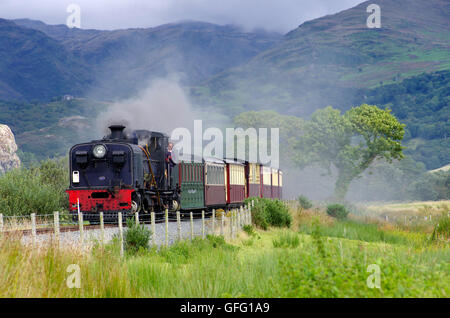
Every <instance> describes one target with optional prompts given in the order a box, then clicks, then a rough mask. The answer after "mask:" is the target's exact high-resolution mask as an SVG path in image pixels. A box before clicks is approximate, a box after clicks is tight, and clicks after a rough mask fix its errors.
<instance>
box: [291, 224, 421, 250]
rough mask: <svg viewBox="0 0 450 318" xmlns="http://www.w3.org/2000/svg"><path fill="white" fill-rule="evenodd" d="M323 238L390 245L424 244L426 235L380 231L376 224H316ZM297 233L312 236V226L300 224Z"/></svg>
mask: <svg viewBox="0 0 450 318" xmlns="http://www.w3.org/2000/svg"><path fill="white" fill-rule="evenodd" d="M315 226H317V227H318V228H319V230H320V232H321V233H322V235H323V236H329V237H339V238H346V239H351V240H359V241H364V242H385V243H390V244H405V245H408V244H416V243H418V242H425V241H426V235H425V234H420V233H415V234H414V233H409V234H406V233H402V232H399V231H395V230H390V231H388V230H383V229H380V228H379V226H378V225H377V224H367V223H362V222H357V221H353V220H346V221H339V222H335V223H333V224H316V225H315ZM299 231H300V232H301V233H304V234H313V232H314V226H313V225H310V224H300V226H299Z"/></svg>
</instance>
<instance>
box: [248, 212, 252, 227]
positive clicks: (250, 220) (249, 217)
mask: <svg viewBox="0 0 450 318" xmlns="http://www.w3.org/2000/svg"><path fill="white" fill-rule="evenodd" d="M248 224H249V225H252V210H250V211H248Z"/></svg>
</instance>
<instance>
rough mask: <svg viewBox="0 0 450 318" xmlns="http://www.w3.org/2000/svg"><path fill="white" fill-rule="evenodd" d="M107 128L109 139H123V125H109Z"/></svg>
mask: <svg viewBox="0 0 450 318" xmlns="http://www.w3.org/2000/svg"><path fill="white" fill-rule="evenodd" d="M108 128H109V129H110V130H111V135H110V138H111V139H125V134H124V133H123V130H124V129H125V126H122V125H111V126H109V127H108Z"/></svg>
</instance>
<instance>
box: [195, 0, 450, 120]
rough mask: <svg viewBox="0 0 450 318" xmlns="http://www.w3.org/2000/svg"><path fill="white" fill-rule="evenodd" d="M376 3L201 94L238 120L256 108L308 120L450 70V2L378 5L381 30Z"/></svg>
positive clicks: (285, 44) (316, 25) (307, 28)
mask: <svg viewBox="0 0 450 318" xmlns="http://www.w3.org/2000/svg"><path fill="white" fill-rule="evenodd" d="M369 4H370V2H364V3H362V4H360V5H358V6H356V7H354V8H351V9H349V10H345V11H342V12H339V13H337V14H334V15H329V16H325V17H322V18H319V19H315V20H312V21H308V22H305V23H303V24H302V25H300V26H299V27H298V28H297V29H295V30H293V31H291V32H289V33H288V34H286V35H285V36H284V38H283V40H282V41H280V42H279V43H278V44H277V45H275V46H274V47H272V48H271V49H269V50H266V51H264V52H263V53H261V54H259V55H257V56H256V57H255V58H253V59H252V60H251V61H250V62H249V63H247V64H246V65H244V66H242V67H238V68H234V69H231V70H227V71H226V72H223V73H221V74H219V75H217V76H215V77H213V78H211V79H209V80H208V81H206V82H204V83H203V84H202V85H200V86H198V87H195V88H194V89H192V93H193V95H194V96H195V97H196V99H197V101H198V102H199V103H201V104H203V105H217V106H220V107H222V108H223V109H227V111H228V112H229V111H230V110H231V111H232V112H233V114H237V113H239V112H241V111H242V110H244V109H249V108H250V109H277V110H279V111H282V112H283V113H286V114H293V115H301V116H304V115H308V114H310V113H311V112H312V111H313V110H315V109H317V108H321V107H324V106H326V105H333V106H336V107H340V108H348V107H349V106H351V104H350V103H349V100H353V97H354V96H356V95H357V94H358V92H359V90H360V89H361V88H372V87H375V86H378V85H383V84H386V83H392V82H398V81H399V80H402V79H404V78H408V77H411V76H413V75H417V74H420V73H422V72H431V71H438V70H444V69H448V68H450V41H449V39H450V24H449V20H448V16H449V14H450V3H449V2H448V1H445V0H431V1H425V0H419V1H417V0H414V1H413V0H406V1H401V2H400V1H395V0H381V1H378V2H377V4H378V5H380V7H381V11H382V12H381V16H382V20H381V23H382V24H381V28H380V29H369V28H367V27H366V19H367V17H368V14H367V13H366V8H367V6H368V5H369Z"/></svg>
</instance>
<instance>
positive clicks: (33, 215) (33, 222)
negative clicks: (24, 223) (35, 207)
mask: <svg viewBox="0 0 450 318" xmlns="http://www.w3.org/2000/svg"><path fill="white" fill-rule="evenodd" d="M31 237H32V241H33V247H35V246H36V213H31Z"/></svg>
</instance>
